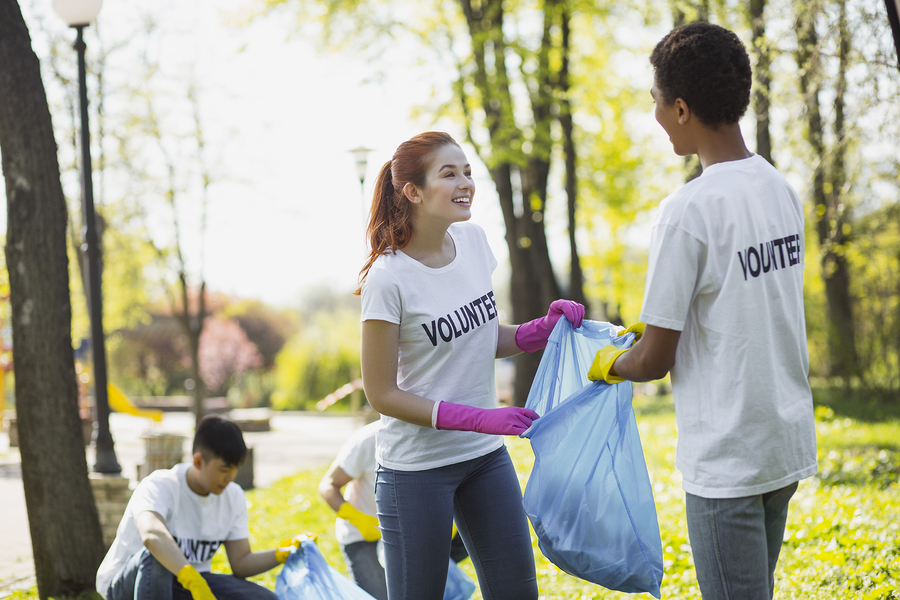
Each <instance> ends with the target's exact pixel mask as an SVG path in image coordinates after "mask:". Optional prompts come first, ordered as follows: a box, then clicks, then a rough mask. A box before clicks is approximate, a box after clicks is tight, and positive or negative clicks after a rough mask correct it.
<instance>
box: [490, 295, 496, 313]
mask: <svg viewBox="0 0 900 600" xmlns="http://www.w3.org/2000/svg"><path fill="white" fill-rule="evenodd" d="M488 298H490V299H491V304H492V305H493V306H494V312H495V313H496V312H497V301H496V300H495V299H494V290H491V291H490V292H488Z"/></svg>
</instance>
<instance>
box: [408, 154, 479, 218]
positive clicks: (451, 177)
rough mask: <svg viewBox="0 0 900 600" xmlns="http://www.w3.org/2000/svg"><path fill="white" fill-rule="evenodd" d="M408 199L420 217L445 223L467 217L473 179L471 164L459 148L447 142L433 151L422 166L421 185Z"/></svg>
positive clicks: (471, 196) (473, 195) (473, 187)
mask: <svg viewBox="0 0 900 600" xmlns="http://www.w3.org/2000/svg"><path fill="white" fill-rule="evenodd" d="M416 192H417V193H416V195H415V196H414V197H412V198H410V200H411V201H412V202H413V203H414V204H416V205H417V208H416V210H417V212H418V213H419V216H420V217H427V218H433V219H436V220H439V221H442V222H446V223H448V224H449V223H457V222H459V221H468V220H469V219H470V218H471V217H472V200H473V199H474V197H475V182H474V181H473V180H472V168H471V166H470V165H469V161H468V159H467V158H466V153H465V152H463V151H462V148H460V147H459V146H456V145H453V144H447V145H446V146H442V147H441V148H438V149H437V150H435V151H434V153H433V154H432V157H431V160H430V161H429V163H428V166H427V167H426V176H425V185H424V186H423V187H421V188H417V189H416Z"/></svg>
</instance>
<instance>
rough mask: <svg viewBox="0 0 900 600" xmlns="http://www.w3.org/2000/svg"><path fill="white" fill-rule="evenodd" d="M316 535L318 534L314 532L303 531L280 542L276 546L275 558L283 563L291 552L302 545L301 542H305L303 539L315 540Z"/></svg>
mask: <svg viewBox="0 0 900 600" xmlns="http://www.w3.org/2000/svg"><path fill="white" fill-rule="evenodd" d="M316 537H318V536H316V535H315V534H313V533H302V534H300V535H295V536H294V537H292V538H290V539H287V540H284V541H283V542H281V543H280V544H278V547H277V548H275V560H277V561H278V562H279V563H283V562H284V561H286V560H287V559H288V556H290V555H291V552H293V551H294V550H295V549H297V548H299V547H300V543H301V542H303V540H312V541H314V542H315V541H316Z"/></svg>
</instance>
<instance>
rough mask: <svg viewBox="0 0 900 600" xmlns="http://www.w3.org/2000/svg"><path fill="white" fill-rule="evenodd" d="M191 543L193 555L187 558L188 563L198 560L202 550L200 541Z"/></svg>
mask: <svg viewBox="0 0 900 600" xmlns="http://www.w3.org/2000/svg"><path fill="white" fill-rule="evenodd" d="M190 543H191V555H190V557H186V558H187V559H188V562H190V560H191V559H194V560H197V552H199V550H200V540H191V542H190Z"/></svg>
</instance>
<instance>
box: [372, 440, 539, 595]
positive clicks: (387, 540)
mask: <svg viewBox="0 0 900 600" xmlns="http://www.w3.org/2000/svg"><path fill="white" fill-rule="evenodd" d="M375 498H376V502H377V504H378V521H379V523H380V524H381V535H382V539H383V541H384V554H385V562H386V563H387V568H386V572H387V589H388V598H390V600H442V598H443V595H444V586H445V583H446V580H447V565H448V564H449V562H450V534H451V532H452V527H453V521H454V519H455V520H456V526H457V528H458V529H459V533H460V536H461V537H462V539H463V542H465V545H466V549H467V550H468V551H469V556H470V557H471V558H472V563H473V565H474V566H475V572H476V573H477V574H478V582H479V585H480V587H481V594H482V596H483V597H484V600H505V599H509V600H537V597H538V590H537V578H536V576H535V570H534V554H533V551H532V548H531V535H530V533H529V531H528V520H527V517H526V516H525V510H524V509H523V508H522V490H521V488H520V487H519V480H518V478H517V477H516V472H515V469H514V468H513V465H512V461H511V460H510V458H509V453H507V451H506V448H505V447H502V448H498V449H497V450H495V451H494V452H491V453H490V454H487V455H485V456H482V457H479V458H476V459H473V460H468V461H464V462H461V463H457V464H454V465H448V466H446V467H439V468H436V469H429V470H426V471H395V470H393V469H387V468H385V467H382V466H381V465H379V466H378V470H377V475H376V481H375Z"/></svg>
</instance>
